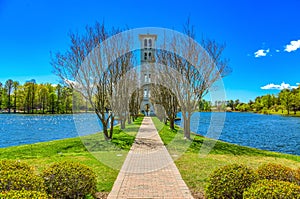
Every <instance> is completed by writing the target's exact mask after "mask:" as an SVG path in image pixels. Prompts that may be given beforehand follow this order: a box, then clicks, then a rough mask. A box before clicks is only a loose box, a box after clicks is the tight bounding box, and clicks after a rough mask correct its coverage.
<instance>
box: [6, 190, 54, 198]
mask: <svg viewBox="0 0 300 199" xmlns="http://www.w3.org/2000/svg"><path fill="white" fill-rule="evenodd" d="M0 198H3V199H29V198H30V199H49V196H48V195H47V194H46V193H45V192H39V191H27V190H11V191H8V192H2V193H0Z"/></svg>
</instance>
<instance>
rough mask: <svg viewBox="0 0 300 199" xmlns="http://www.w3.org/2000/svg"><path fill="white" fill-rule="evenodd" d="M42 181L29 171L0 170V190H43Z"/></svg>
mask: <svg viewBox="0 0 300 199" xmlns="http://www.w3.org/2000/svg"><path fill="white" fill-rule="evenodd" d="M43 184H44V181H43V179H42V178H41V177H39V176H37V175H35V174H34V173H33V172H31V171H26V170H15V171H11V170H10V171H6V170H2V171H0V191H9V190H22V189H25V190H34V191H44V185H43Z"/></svg>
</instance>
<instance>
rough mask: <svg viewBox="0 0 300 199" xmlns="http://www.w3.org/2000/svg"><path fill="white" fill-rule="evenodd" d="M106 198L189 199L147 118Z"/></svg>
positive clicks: (150, 120)
mask: <svg viewBox="0 0 300 199" xmlns="http://www.w3.org/2000/svg"><path fill="white" fill-rule="evenodd" d="M108 198H109V199H113V198H131V199H133V198H178V199H179V198H180V199H183V198H193V197H192V195H191V193H190V191H189V189H188V187H187V186H186V184H185V182H184V181H183V180H182V178H181V175H180V173H179V171H178V169H177V167H176V166H175V164H174V162H173V160H172V158H171V156H170V154H169V153H168V151H167V149H166V147H165V146H164V145H163V143H162V141H161V139H160V137H159V135H158V133H157V130H156V128H155V126H154V124H153V122H152V119H151V117H145V118H144V120H143V122H142V125H141V127H140V129H139V132H138V134H137V136H136V139H135V143H134V144H133V145H132V147H131V150H130V151H129V153H128V155H127V157H126V160H125V162H124V164H123V166H122V169H121V170H120V173H119V175H118V178H117V180H116V181H115V183H114V186H113V189H112V191H111V192H110V194H109V196H108Z"/></svg>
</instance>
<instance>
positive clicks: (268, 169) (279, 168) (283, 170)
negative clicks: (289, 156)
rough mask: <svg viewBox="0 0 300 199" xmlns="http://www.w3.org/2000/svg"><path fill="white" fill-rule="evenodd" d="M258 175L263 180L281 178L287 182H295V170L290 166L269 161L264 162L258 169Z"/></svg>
mask: <svg viewBox="0 0 300 199" xmlns="http://www.w3.org/2000/svg"><path fill="white" fill-rule="evenodd" d="M257 173H258V176H259V178H260V179H261V180H263V179H268V180H281V181H287V182H295V181H296V179H295V171H294V170H293V169H291V168H289V167H286V166H283V165H280V164H274V163H268V164H263V165H261V166H260V167H259V168H258V169H257Z"/></svg>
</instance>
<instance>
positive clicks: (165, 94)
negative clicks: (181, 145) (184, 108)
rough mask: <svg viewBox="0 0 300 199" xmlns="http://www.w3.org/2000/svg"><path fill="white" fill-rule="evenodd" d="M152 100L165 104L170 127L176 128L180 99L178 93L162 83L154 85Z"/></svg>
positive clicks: (155, 102) (154, 102)
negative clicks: (178, 99)
mask: <svg viewBox="0 0 300 199" xmlns="http://www.w3.org/2000/svg"><path fill="white" fill-rule="evenodd" d="M151 101H152V103H153V104H159V105H161V106H163V108H164V112H165V115H166V116H167V119H168V120H169V123H170V124H169V125H170V129H175V118H176V115H177V108H178V101H177V97H176V95H175V94H174V93H172V91H171V89H169V88H166V87H165V86H162V85H152V86H151ZM157 111H162V110H157ZM161 117H163V116H161ZM165 122H166V121H165Z"/></svg>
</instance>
